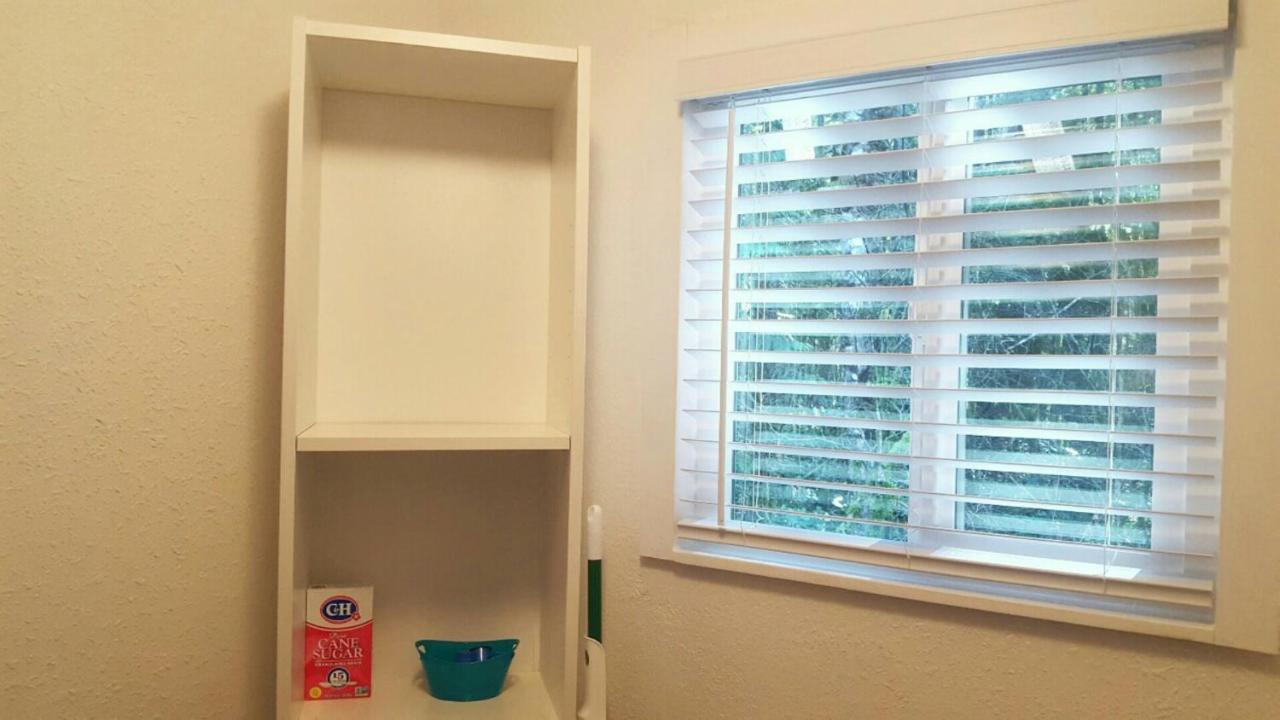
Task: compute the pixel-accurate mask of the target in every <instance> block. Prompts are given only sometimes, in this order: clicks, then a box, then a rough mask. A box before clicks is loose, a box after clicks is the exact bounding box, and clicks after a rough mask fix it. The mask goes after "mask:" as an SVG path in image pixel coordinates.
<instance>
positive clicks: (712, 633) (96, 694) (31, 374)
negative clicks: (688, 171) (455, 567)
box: [0, 0, 1280, 720]
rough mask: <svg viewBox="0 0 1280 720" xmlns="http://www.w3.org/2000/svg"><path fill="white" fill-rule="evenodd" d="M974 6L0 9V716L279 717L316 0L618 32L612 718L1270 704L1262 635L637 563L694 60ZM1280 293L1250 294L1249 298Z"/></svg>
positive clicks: (601, 297) (598, 266)
mask: <svg viewBox="0 0 1280 720" xmlns="http://www.w3.org/2000/svg"><path fill="white" fill-rule="evenodd" d="M1054 1H1058V0H969V1H968V2H966V3H964V4H963V6H964V11H971V12H980V11H989V10H998V9H1000V8H1007V7H1014V6H1023V5H1031V4H1037V3H1049V2H1054ZM1238 5H1239V18H1240V24H1239V28H1240V32H1241V35H1242V49H1241V51H1240V53H1239V55H1238V58H1237V59H1238V65H1237V70H1236V92H1237V109H1238V116H1237V124H1236V127H1237V145H1238V147H1240V155H1241V156H1242V159H1241V160H1240V161H1239V163H1238V168H1237V178H1236V180H1237V182H1236V204H1235V211H1236V220H1235V223H1236V228H1237V241H1236V245H1235V246H1234V247H1233V253H1235V254H1236V258H1237V259H1238V260H1241V261H1242V262H1243V263H1244V266H1242V267H1245V266H1247V267H1246V268H1245V270H1244V273H1246V274H1247V273H1252V274H1253V276H1254V277H1259V273H1262V272H1280V267H1278V266H1280V251H1277V249H1276V248H1277V245H1276V242H1277V240H1278V238H1277V237H1276V232H1275V230H1274V229H1273V228H1272V227H1271V225H1270V222H1271V218H1273V217H1274V213H1275V210H1274V202H1272V201H1271V200H1270V199H1269V194H1270V193H1271V192H1273V191H1274V188H1275V182H1274V179H1273V176H1272V174H1271V169H1272V168H1276V167H1280V149H1278V148H1277V146H1276V145H1275V144H1274V143H1268V142H1267V141H1266V140H1267V138H1266V132H1267V129H1268V128H1269V127H1270V126H1271V125H1273V124H1274V123H1273V121H1272V118H1273V117H1275V116H1276V115H1277V114H1280V80H1278V78H1277V75H1276V73H1277V71H1276V68H1277V67H1280V3H1278V2H1275V0H1239V2H1238ZM959 7H960V4H959V3H953V2H951V1H950V0H903V1H902V2H898V3H882V2H870V1H869V0H868V1H866V2H837V1H836V0H830V2H827V3H823V2H816V1H814V0H803V1H799V2H782V1H780V0H770V1H768V2H765V1H763V0H735V1H730V0H705V1H702V2H692V1H690V2H681V1H680V0H632V1H630V2H625V1H622V0H618V1H613V0H610V1H608V2H605V1H604V0H598V1H596V2H593V1H592V0H506V1H505V2H502V1H497V0H451V1H449V0H434V1H433V0H379V1H378V2H373V1H371V0H313V1H311V2H302V1H298V2H286V1H285V0H273V1H271V2H267V1H265V0H264V1H262V2H250V1H248V0H245V1H243V2H233V1H232V0H181V1H180V0H157V1H155V2H140V1H134V2H126V1H124V0H83V1H82V2H56V1H54V0H0V251H2V253H3V255H2V257H0V298H3V300H2V301H0V453H2V457H0V460H2V462H0V717H6V718H9V717H12V718H22V719H26V718H70V717H77V718H78V717H92V718H110V717H121V718H187V717H192V718H206V717H207V718H265V717H267V716H268V713H269V709H270V706H271V692H270V688H271V684H272V681H273V679H272V677H271V675H270V673H271V670H272V652H273V641H272V638H271V632H272V627H273V625H272V612H273V608H274V603H273V601H274V598H273V594H274V573H275V567H274V565H275V562H274V557H275V514H276V483H277V475H276V472H277V460H276V452H275V448H276V445H275V443H276V438H275V435H274V433H275V430H276V427H277V426H278V425H277V419H278V414H277V413H278V389H279V388H278V372H279V360H280V358H279V351H280V346H279V340H278V335H279V330H280V314H281V277H282V272H283V268H282V255H283V253H282V243H283V229H284V217H283V206H284V176H283V174H284V149H285V107H286V105H285V100H286V98H285V95H286V88H287V82H288V48H289V40H288V39H289V28H290V17H291V16H292V15H293V14H295V13H300V14H307V15H311V16H313V17H317V18H321V19H327V20H338V21H349V22H362V23H370V24H382V25H391V26H398V27H405V28H414V29H425V30H436V31H442V32H457V33H466V34H478V35H491V36H494V37H501V38H509V39H519V40H529V41H534V42H549V43H562V44H575V43H578V42H584V43H588V44H591V45H593V46H594V48H595V59H596V63H597V64H596V69H595V83H594V105H595V107H594V117H593V137H594V142H593V146H594V147H593V152H594V156H593V162H592V165H593V168H592V170H593V173H594V175H593V178H592V180H593V182H592V190H593V197H592V240H593V243H594V245H593V248H592V261H591V272H592V286H591V302H592V306H591V313H590V331H591V347H590V351H591V356H590V367H589V378H588V428H589V432H590V433H591V434H590V437H589V440H590V442H591V449H590V451H589V452H588V456H587V476H588V484H589V492H590V495H591V499H592V500H594V501H599V502H602V503H604V504H605V506H606V508H607V509H608V511H609V513H610V520H611V524H610V526H609V533H608V539H607V546H608V552H609V556H610V559H609V570H608V575H607V596H608V597H607V609H608V618H607V626H606V633H607V639H608V641H609V648H610V652H611V655H610V669H611V671H612V675H611V678H610V679H611V686H610V693H611V697H610V706H611V709H612V711H613V713H614V715H613V717H614V718H616V719H617V720H666V719H674V720H681V719H684V718H764V719H770V720H772V719H784V718H806V719H807V718H850V717H868V718H870V717H875V718H890V719H895V718H933V717H946V718H948V719H949V720H965V719H967V718H983V719H1009V720H1021V719H1024V718H1086V717H1087V718H1233V719H1235V718H1245V719H1247V718H1273V717H1276V713H1277V710H1276V708H1277V707H1280V660H1277V659H1276V658H1272V657H1266V656H1260V655H1251V654H1247V653H1239V652H1232V651H1226V650H1221V649H1216V648H1212V647H1207V646H1199V645H1193V644H1187V643H1180V642H1174V641H1165V640H1159V639H1151V638H1143V637H1137V636H1130V635H1124V634H1118V633H1112V632H1106V631H1096V630H1089V629H1081V628H1075V627H1069V626H1063V625H1055V624H1051V623H1045V622H1038V621H1030V620H1019V619H1012V618H1008V617H1003V616H998V615H988V614H982V613H977V612H969V611H961V610H953V609H948V608H943V607H937V606H930V605H923V604H916V603H909V602H902V601H895V600H890V599H885V598H879V597H872V596H866V595H858V594H849V593H844V592H840V591H833V590H827V589H822V588H815V587H808V586H802V585H796V584H790V583H785V582H776V581H767V580H762V579H757V578H750V577H744V576H737V575H729V574H722V573H715V572H704V571H695V570H686V569H675V568H672V567H670V566H667V565H663V564H661V563H654V562H649V561H642V560H640V559H639V558H638V553H637V550H636V547H637V542H638V540H637V538H638V527H639V520H636V519H623V518H621V517H620V515H621V514H622V512H623V511H624V510H625V509H626V508H628V507H634V506H635V505H637V504H638V503H639V498H641V497H642V496H643V494H644V493H645V492H646V491H645V486H646V483H654V482H665V481H666V479H667V477H669V475H668V471H669V469H668V468H667V467H666V464H667V462H668V460H669V458H670V449H669V447H667V446H668V445H669V443H670V432H669V431H670V428H671V427H672V424H671V422H672V421H671V418H670V416H669V413H670V409H671V406H672V404H671V400H670V394H671V392H672V386H671V381H672V374H673V369H672V368H673V356H672V351H671V347H670V345H669V343H670V342H672V341H673V337H674V329H673V327H672V322H673V318H674V302H675V279H674V277H673V272H674V269H675V259H674V258H675V254H674V248H673V245H672V242H673V240H672V238H671V236H670V233H669V231H670V228H671V227H672V223H673V222H674V220H673V218H674V213H675V203H676V201H677V198H678V194H677V193H678V189H677V188H676V184H675V178H674V177H673V176H671V175H670V169H671V168H672V167H675V165H674V164H673V163H675V162H676V161H677V160H676V158H677V153H678V147H677V144H676V143H675V142H674V140H673V137H672V136H671V132H673V131H675V129H676V128H677V127H678V125H677V123H676V119H675V116H674V106H673V105H672V104H671V103H670V98H671V96H672V88H673V83H674V74H675V72H676V69H675V64H674V63H675V59H676V58H677V57H678V56H680V55H681V54H682V53H685V52H686V51H687V48H686V43H687V42H689V39H690V38H696V39H698V40H699V42H705V43H708V44H709V45H708V46H714V47H716V49H718V50H722V49H726V48H727V49H733V48H743V47H751V46H753V45H759V44H768V43H770V42H773V41H775V40H777V39H779V38H782V39H796V38H804V37H816V36H822V35H827V34H830V33H831V32H832V29H831V28H832V27H833V25H837V24H838V25H839V26H840V28H841V29H842V30H843V31H847V30H849V29H850V28H857V27H859V26H864V27H871V26H877V25H885V24H892V23H904V22H915V21H920V20H927V19H930V18H936V17H940V16H943V15H954V14H955V13H956V12H959V11H960V10H959ZM783 8H787V9H788V10H787V12H790V13H794V15H792V16H791V17H790V18H789V19H786V20H784V11H783ZM833 16H835V17H838V18H839V22H838V23H833V22H832V20H831V18H832V17H833ZM1242 145H1243V146H1242ZM1241 146H1242V147H1241ZM1242 179H1243V180H1244V182H1241V180H1242ZM652 207H659V208H662V211H661V212H656V213H655V212H654V211H652V210H651V209H650V208H652ZM655 218H657V219H655ZM1273 277H1274V275H1273ZM1235 291H1236V288H1235V286H1233V293H1235ZM1275 296H1276V291H1275V290H1268V289H1267V288H1266V287H1265V286H1264V285H1263V284H1260V283H1253V284H1252V285H1251V286H1249V287H1246V288H1245V291H1244V292H1242V293H1241V294H1240V295H1233V299H1239V298H1242V297H1243V298H1248V299H1249V300H1250V301H1251V302H1252V303H1253V304H1252V305H1250V308H1257V309H1249V310H1247V311H1246V312H1245V313H1244V314H1243V315H1238V314H1233V319H1238V318H1243V319H1244V320H1245V321H1252V322H1258V321H1259V320H1260V319H1261V318H1262V317H1263V316H1262V315H1261V313H1262V312H1264V310H1263V308H1265V307H1267V306H1274V301H1275V300H1276V297H1275ZM1271 324H1272V325H1274V324H1275V323H1271ZM1238 327H1243V326H1242V325H1233V331H1232V332H1233V334H1234V333H1236V330H1237V328H1238ZM1233 336H1234V335H1233ZM1275 338H1276V333H1275V331H1274V330H1271V331H1259V332H1255V333H1253V334H1252V336H1251V339H1250V341H1249V344H1248V345H1247V350H1248V352H1250V353H1257V352H1262V351H1266V350H1273V349H1274V348H1275ZM1256 390H1257V393H1259V394H1260V395H1255V394H1254V393H1253V392H1250V393H1249V396H1250V397H1255V396H1257V397H1260V399H1261V400H1262V401H1264V402H1260V403H1259V404H1260V405H1262V406H1264V407H1265V406H1268V405H1269V406H1271V407H1274V404H1275V403H1274V401H1275V399H1276V392H1275V388H1274V387H1267V388H1262V387H1259V388H1257V389H1256ZM1233 392H1235V391H1233ZM1274 427H1275V426H1274V424H1270V425H1267V424H1264V423H1259V424H1256V425H1252V426H1251V427H1250V428H1247V429H1246V428H1242V429H1241V432H1242V433H1247V434H1248V435H1249V436H1250V440H1256V441H1259V442H1268V440H1267V435H1266V434H1265V433H1264V432H1263V431H1265V430H1266V429H1267V428H1271V429H1274ZM1263 462H1265V461H1254V462H1252V464H1251V465H1250V464H1248V463H1246V464H1245V465H1244V467H1253V468H1258V467H1262V463H1263ZM1259 542H1264V543H1265V545H1264V546H1263V547H1262V548H1261V549H1260V550H1259V552H1258V557H1259V558H1260V559H1263V558H1272V560H1270V562H1272V563H1275V560H1274V558H1276V557H1277V556H1278V554H1280V538H1277V537H1274V536H1273V537H1267V538H1259Z"/></svg>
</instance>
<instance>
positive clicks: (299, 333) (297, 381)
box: [276, 19, 321, 718]
mask: <svg viewBox="0 0 1280 720" xmlns="http://www.w3.org/2000/svg"><path fill="white" fill-rule="evenodd" d="M305 26H306V21H305V20H302V19H298V20H297V21H295V23H294V30H293V48H292V75H291V77H290V83H289V86H290V90H289V150H288V181H287V182H288V186H287V221H286V227H285V247H286V250H285V297H284V335H283V342H282V345H283V348H282V361H281V383H280V388H281V390H280V393H281V403H280V406H281V412H280V426H281V428H280V511H279V512H280V526H279V536H278V537H279V542H278V549H277V552H278V555H277V573H278V575H277V578H278V581H277V589H276V618H277V620H276V622H277V627H276V638H277V642H276V674H277V682H276V715H277V717H280V718H284V717H290V716H292V715H294V714H296V710H297V702H296V700H298V699H299V698H300V697H301V695H300V688H301V686H302V666H301V665H300V664H299V663H297V662H295V661H294V660H295V658H296V657H297V656H299V655H300V654H301V652H302V647H303V623H304V608H305V605H304V602H305V590H306V584H307V565H306V555H307V547H306V544H305V539H304V538H299V537H298V535H299V534H298V533H297V518H298V516H299V514H300V513H301V511H302V509H303V508H301V507H300V506H299V503H298V497H297V477H298V472H299V465H300V464H303V465H305V463H300V462H299V460H300V459H299V458H298V457H297V455H296V453H295V451H294V442H293V440H292V438H293V437H294V436H296V435H297V433H298V432H299V431H300V430H302V429H303V428H306V427H307V426H309V425H311V424H312V423H314V422H315V393H314V387H315V368H316V333H315V327H316V282H317V261H318V243H319V206H318V203H319V190H320V153H319V147H320V100H321V95H320V86H319V84H318V83H317V82H316V80H315V76H314V74H313V73H309V72H308V62H307V52H306V43H307V37H306V27H305Z"/></svg>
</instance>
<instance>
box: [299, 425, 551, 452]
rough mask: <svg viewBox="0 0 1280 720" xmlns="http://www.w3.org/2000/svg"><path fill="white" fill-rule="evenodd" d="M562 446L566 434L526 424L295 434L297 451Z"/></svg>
mask: <svg viewBox="0 0 1280 720" xmlns="http://www.w3.org/2000/svg"><path fill="white" fill-rule="evenodd" d="M568 448H569V434H568V433H566V432H564V431H562V430H558V429H556V428H554V427H551V426H550V425H541V424H532V423H530V424H515V423H510V424H502V423H328V422H321V423H316V424H315V425H312V426H311V427H309V428H307V429H306V430H305V431H303V432H302V434H300V435H298V452H374V451H402V450H567V449H568Z"/></svg>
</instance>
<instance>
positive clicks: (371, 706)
mask: <svg viewBox="0 0 1280 720" xmlns="http://www.w3.org/2000/svg"><path fill="white" fill-rule="evenodd" d="M378 674H379V673H378V671H377V670H376V669H375V670H374V686H375V687H379V685H378V679H377V676H378ZM302 717H303V718H304V720H384V719H386V718H421V720H555V719H556V717H557V715H556V711H555V709H554V708H553V707H552V706H551V698H550V696H549V695H548V694H547V688H546V686H545V685H544V683H543V678H542V675H541V674H540V673H536V672H530V673H514V674H512V675H511V676H509V677H508V679H507V686H506V688H505V689H504V690H503V692H502V694H501V695H499V696H498V697H497V698H495V699H494V700H488V701H484V702H471V703H456V702H445V701H443V700H436V699H435V698H432V697H431V696H429V695H427V693H426V690H424V689H423V688H421V687H418V686H417V685H416V684H415V685H414V686H413V687H400V688H391V689H388V690H385V691H384V690H377V691H375V692H374V694H373V697H372V698H370V699H369V700H328V701H321V702H309V703H306V705H305V707H304V708H303V710H302Z"/></svg>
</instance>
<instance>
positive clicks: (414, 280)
mask: <svg viewBox="0 0 1280 720" xmlns="http://www.w3.org/2000/svg"><path fill="white" fill-rule="evenodd" d="M322 105H323V109H322V111H321V112H322V115H323V129H322V136H323V140H322V142H321V145H322V169H321V173H322V180H321V186H322V187H321V203H320V207H321V210H320V268H319V274H320V281H319V303H318V304H319V323H318V325H319V330H318V332H319V338H318V352H317V380H316V414H317V420H318V421H337V422H490V423H493V422H509V423H522V422H542V421H543V420H544V419H545V417H546V405H547V397H546V395H547V363H548V361H547V356H548V310H549V308H548V294H549V287H548V283H549V280H548V278H549V267H548V264H549V260H550V252H549V242H550V193H551V189H550V177H551V172H550V165H551V113H550V112H549V111H546V110H538V109H531V108H519V107H511V106H502V105H485V104H478V103H467V102H456V101H448V100H433V99H428V98H417V97H408V96H396V95H379V94H371V93H360V92H348V91H335V90H327V91H325V92H324V98H323V102H322Z"/></svg>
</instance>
